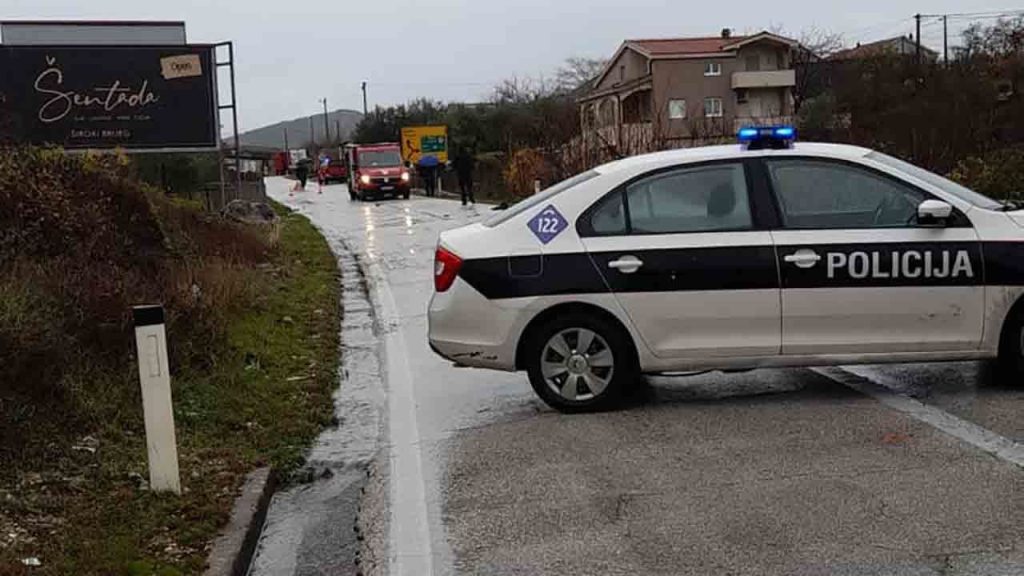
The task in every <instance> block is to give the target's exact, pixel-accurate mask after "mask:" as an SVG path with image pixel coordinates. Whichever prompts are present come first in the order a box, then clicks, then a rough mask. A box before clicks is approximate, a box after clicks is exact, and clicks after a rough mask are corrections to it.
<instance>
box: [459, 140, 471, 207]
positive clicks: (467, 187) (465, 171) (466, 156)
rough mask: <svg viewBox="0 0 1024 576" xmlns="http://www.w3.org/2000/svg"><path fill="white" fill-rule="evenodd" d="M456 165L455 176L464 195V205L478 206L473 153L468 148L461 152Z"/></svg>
mask: <svg viewBox="0 0 1024 576" xmlns="http://www.w3.org/2000/svg"><path fill="white" fill-rule="evenodd" d="M454 164H455V175H456V176H458V179H459V192H460V193H461V194H462V205H463V206H465V205H466V202H467V201H469V202H472V203H473V204H476V199H475V198H473V169H474V168H476V158H474V157H473V151H472V150H470V149H468V148H462V149H461V150H459V153H458V154H457V155H456V156H455V162H454Z"/></svg>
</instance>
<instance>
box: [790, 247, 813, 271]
mask: <svg viewBox="0 0 1024 576" xmlns="http://www.w3.org/2000/svg"><path fill="white" fill-rule="evenodd" d="M783 260H785V261H786V262H789V263H791V264H796V265H797V266H799V267H801V268H810V267H811V266H814V265H815V264H817V263H818V262H819V261H820V260H821V255H820V254H818V253H817V252H815V251H814V250H806V249H805V250H797V251H796V252H794V253H792V254H787V255H786V257H785V258H783Z"/></svg>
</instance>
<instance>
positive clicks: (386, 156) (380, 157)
mask: <svg viewBox="0 0 1024 576" xmlns="http://www.w3.org/2000/svg"><path fill="white" fill-rule="evenodd" d="M359 165H360V166H365V167H368V168H374V167H377V166H401V165H402V155H401V154H399V153H398V152H397V151H396V150H367V151H365V152H360V153H359Z"/></svg>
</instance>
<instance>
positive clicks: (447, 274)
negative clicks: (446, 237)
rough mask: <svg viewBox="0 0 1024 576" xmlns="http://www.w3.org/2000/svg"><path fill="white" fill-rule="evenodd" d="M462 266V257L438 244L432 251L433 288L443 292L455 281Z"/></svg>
mask: <svg viewBox="0 0 1024 576" xmlns="http://www.w3.org/2000/svg"><path fill="white" fill-rule="evenodd" d="M459 268H462V258H459V257H458V256H456V255H455V254H453V253H451V252H449V251H448V250H445V249H444V248H442V247H440V246H438V247H437V252H434V290H437V291H438V292H444V291H446V290H448V289H449V288H451V287H452V284H454V283H455V277H456V276H458V275H459Z"/></svg>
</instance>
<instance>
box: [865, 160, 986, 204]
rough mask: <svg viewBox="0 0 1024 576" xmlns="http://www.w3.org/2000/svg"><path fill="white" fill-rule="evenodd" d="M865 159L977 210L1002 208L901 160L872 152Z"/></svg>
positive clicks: (972, 191)
mask: <svg viewBox="0 0 1024 576" xmlns="http://www.w3.org/2000/svg"><path fill="white" fill-rule="evenodd" d="M867 157H868V158H870V159H872V160H876V161H878V162H881V163H882V164H885V165H886V166H889V167H890V168H895V169H897V170H899V171H900V172H905V173H906V174H909V175H911V176H913V177H914V178H917V179H919V180H924V181H925V182H927V183H929V184H931V185H932V186H935V187H936V188H940V189H942V191H943V192H949V193H950V194H952V195H954V196H956V197H957V198H960V199H961V200H963V201H965V202H968V203H970V204H972V205H974V206H977V207H979V208H985V209H988V210H993V209H995V208H999V207H1000V206H1002V204H1001V203H1000V202H997V201H995V200H993V199H991V198H989V197H988V196H985V195H984V194H979V193H977V192H975V191H974V190H971V189H970V188H967V187H966V186H962V185H960V184H957V183H956V182H953V181H952V180H950V179H949V178H944V177H942V176H939V175H938V174H936V173H934V172H929V171H927V170H925V169H924V168H921V167H919V166H914V165H913V164H911V163H910V162H904V161H903V160H900V159H898V158H893V157H892V156H889V155H886V154H882V153H881V152H872V153H870V154H868V156H867Z"/></svg>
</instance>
